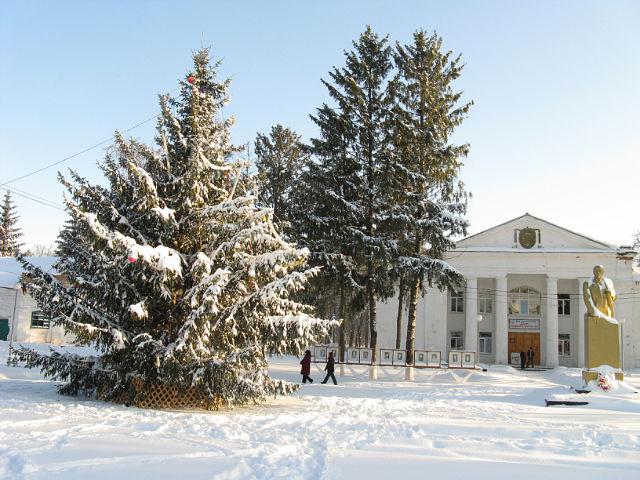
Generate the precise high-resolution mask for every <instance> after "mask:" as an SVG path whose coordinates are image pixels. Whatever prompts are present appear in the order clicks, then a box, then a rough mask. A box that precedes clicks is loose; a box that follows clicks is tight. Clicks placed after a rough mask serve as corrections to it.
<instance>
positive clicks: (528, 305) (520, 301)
mask: <svg viewBox="0 0 640 480" xmlns="http://www.w3.org/2000/svg"><path fill="white" fill-rule="evenodd" d="M540 301H541V295H540V292H539V291H537V290H536V289H535V288H531V287H526V286H523V287H516V288H512V289H511V291H510V292H509V315H540Z"/></svg>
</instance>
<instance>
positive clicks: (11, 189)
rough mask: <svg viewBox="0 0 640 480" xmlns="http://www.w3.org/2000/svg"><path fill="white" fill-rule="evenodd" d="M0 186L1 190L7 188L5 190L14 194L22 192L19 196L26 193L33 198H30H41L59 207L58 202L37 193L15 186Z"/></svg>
mask: <svg viewBox="0 0 640 480" xmlns="http://www.w3.org/2000/svg"><path fill="white" fill-rule="evenodd" d="M0 188H2V189H3V190H7V191H9V192H11V193H15V194H16V195H20V194H22V195H21V196H25V195H26V196H28V197H33V198H30V200H33V199H37V200H41V201H43V202H46V203H49V204H51V206H53V207H60V205H59V204H57V203H55V202H53V201H51V200H49V199H48V198H45V197H40V196H39V195H36V194H35V193H30V192H27V191H26V190H21V189H19V188H16V187H6V186H4V187H0Z"/></svg>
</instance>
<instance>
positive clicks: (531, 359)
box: [527, 347, 536, 368]
mask: <svg viewBox="0 0 640 480" xmlns="http://www.w3.org/2000/svg"><path fill="white" fill-rule="evenodd" d="M535 359H536V352H534V351H533V348H532V347H529V351H528V352H527V367H531V368H533V364H534V362H535Z"/></svg>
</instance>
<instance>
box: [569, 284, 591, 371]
mask: <svg viewBox="0 0 640 480" xmlns="http://www.w3.org/2000/svg"><path fill="white" fill-rule="evenodd" d="M588 280H589V279H588V278H578V335H577V337H576V338H575V339H574V340H573V342H572V343H573V345H571V348H576V346H577V347H578V367H581V368H584V366H585V358H584V345H585V337H584V336H585V332H584V322H585V320H584V317H585V316H586V315H587V306H586V305H585V304H584V297H583V295H582V285H583V284H584V282H586V281H588Z"/></svg>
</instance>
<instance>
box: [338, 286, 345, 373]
mask: <svg viewBox="0 0 640 480" xmlns="http://www.w3.org/2000/svg"><path fill="white" fill-rule="evenodd" d="M344 283H345V282H344V280H343V279H342V278H341V282H340V318H341V319H342V323H341V324H340V339H339V343H338V356H339V357H340V363H342V362H343V361H344V358H345V350H346V338H345V337H346V328H347V315H346V312H347V307H346V305H345V302H346V294H345V291H344V290H345V286H344Z"/></svg>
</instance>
